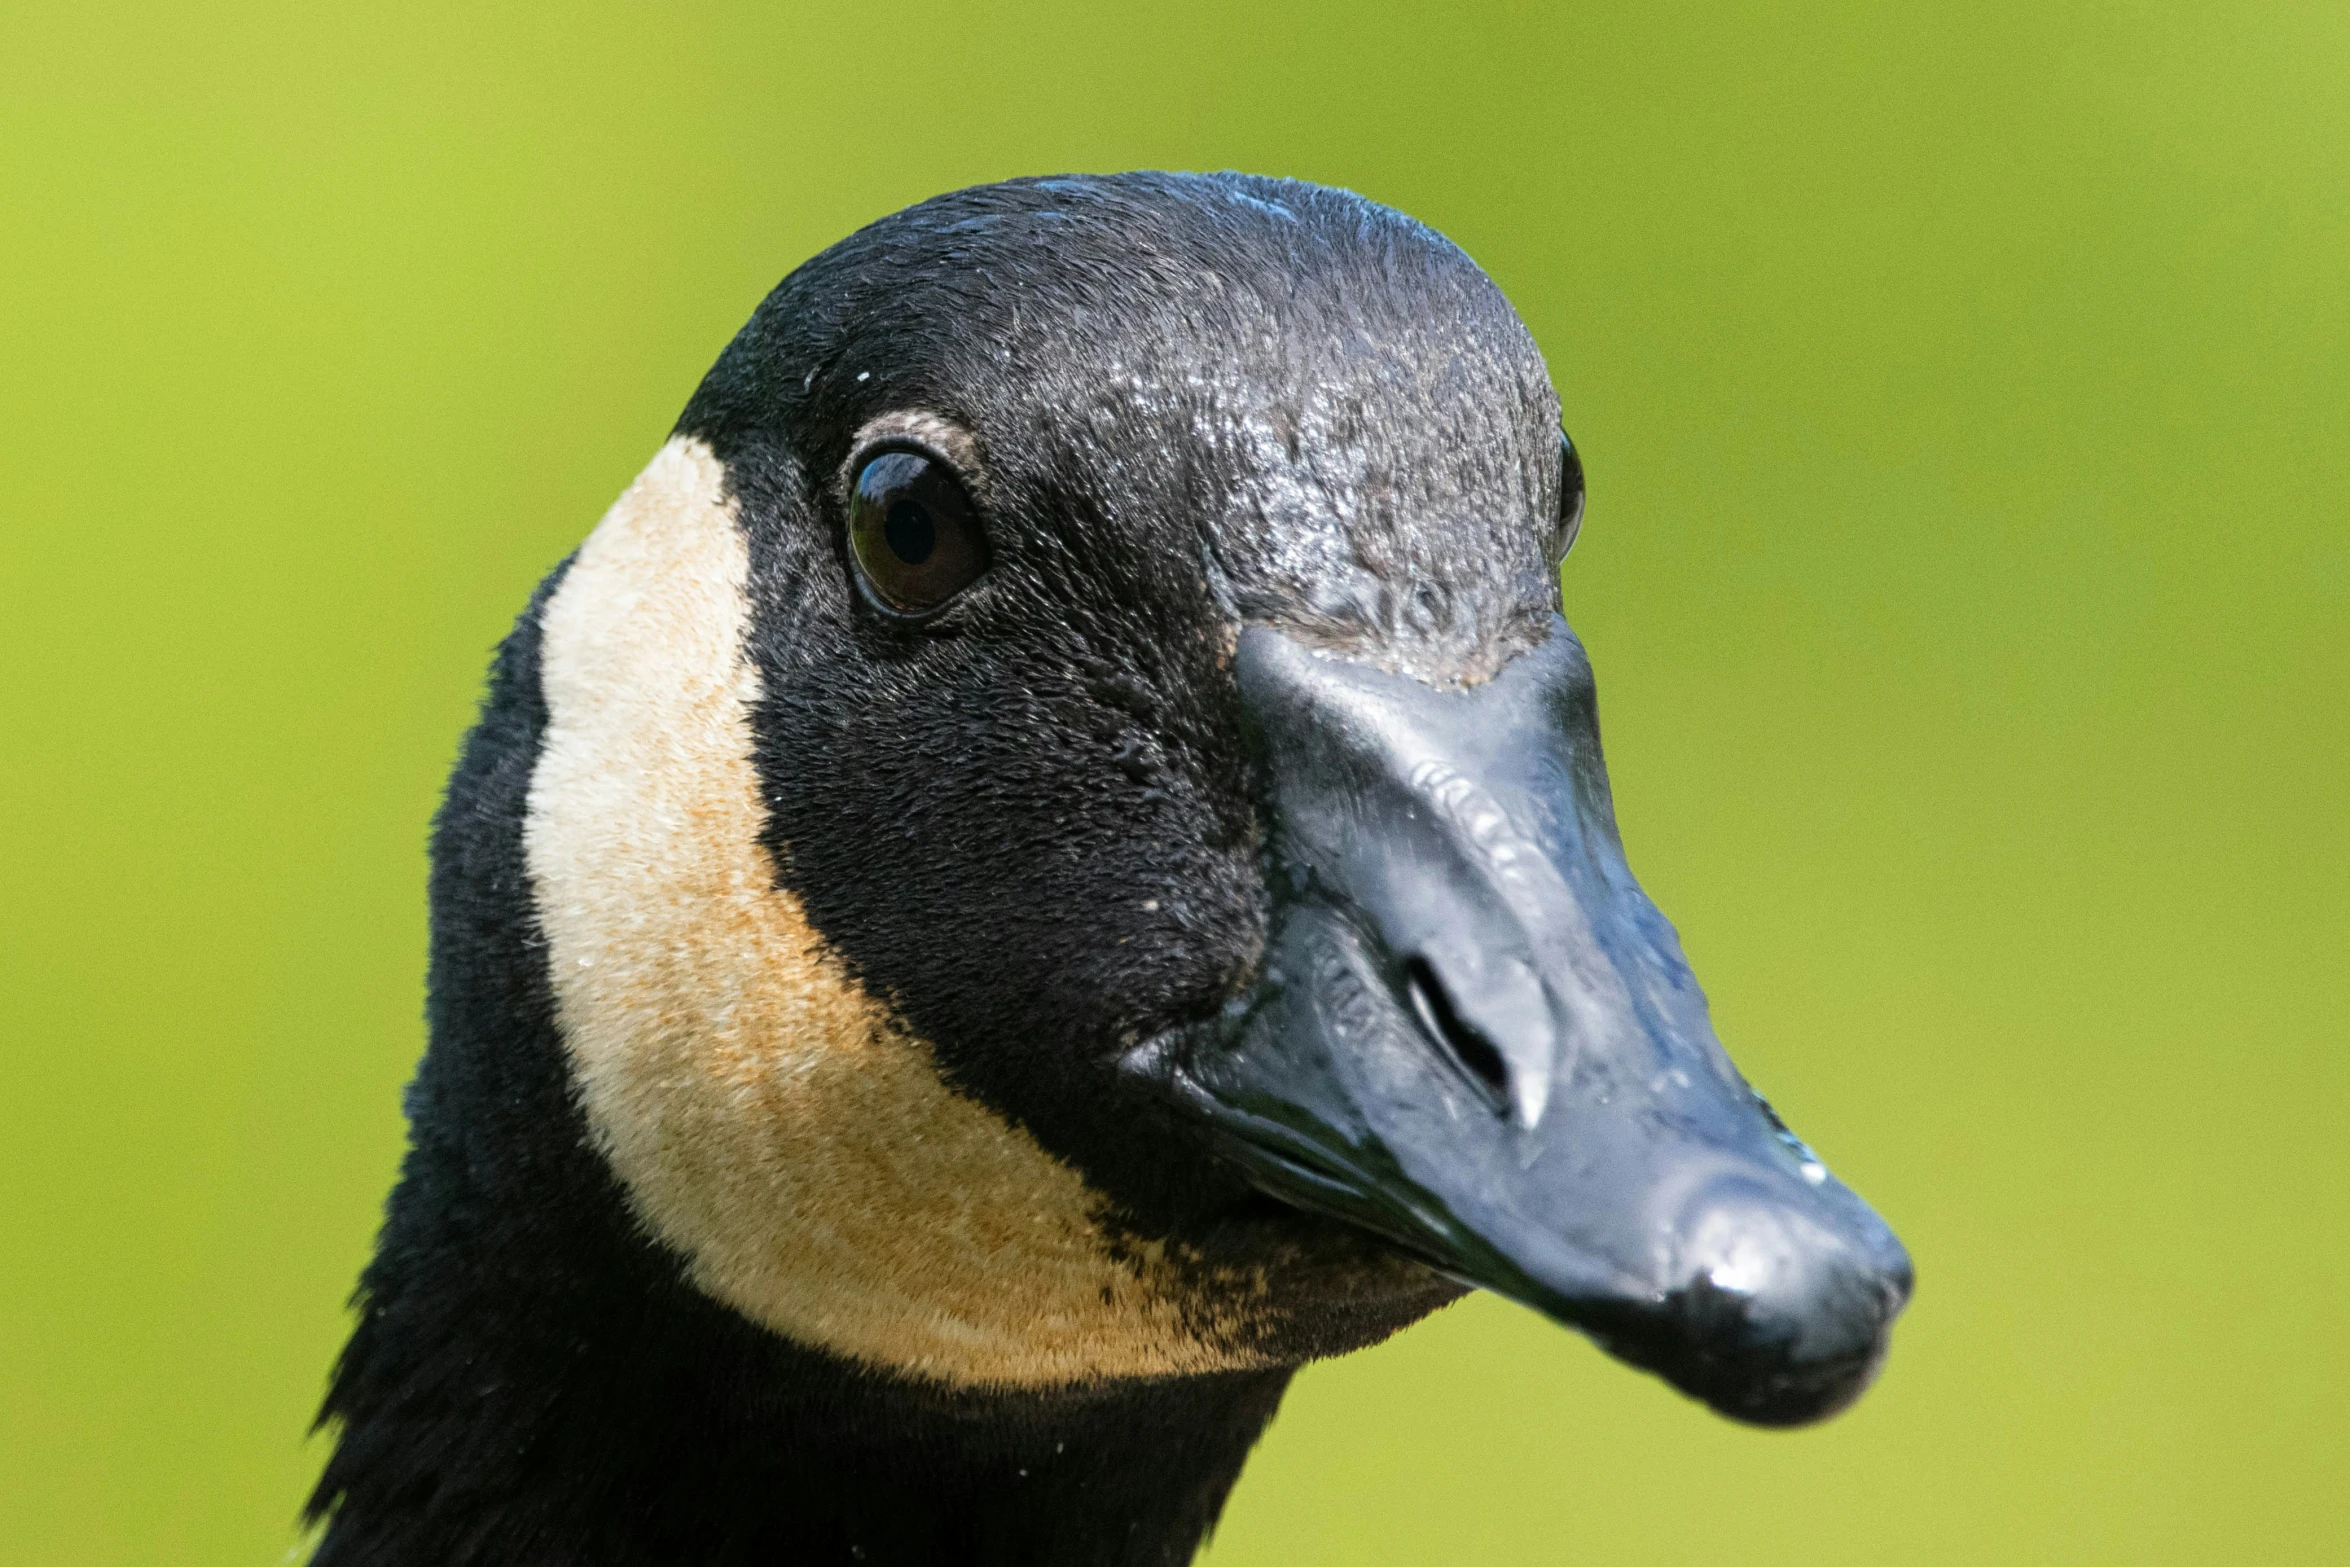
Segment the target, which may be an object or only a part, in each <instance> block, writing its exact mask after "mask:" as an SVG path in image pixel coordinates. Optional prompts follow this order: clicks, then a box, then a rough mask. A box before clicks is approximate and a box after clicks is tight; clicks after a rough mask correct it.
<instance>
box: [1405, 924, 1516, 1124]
mask: <svg viewBox="0 0 2350 1567" xmlns="http://www.w3.org/2000/svg"><path fill="white" fill-rule="evenodd" d="M1404 992H1405V994H1406V995H1407V996H1409V997H1410V998H1411V1003H1412V1011H1413V1013H1414V1014H1415V1015H1417V1016H1418V1018H1419V1020H1420V1027H1421V1028H1422V1029H1424V1030H1426V1031H1427V1033H1428V1036H1429V1037H1430V1038H1432V1039H1434V1040H1435V1041H1436V1042H1437V1043H1438V1044H1441V1045H1442V1046H1443V1047H1444V1048H1445V1051H1446V1052H1447V1053H1448V1054H1449V1055H1450V1056H1451V1057H1452V1059H1453V1062H1454V1063H1455V1064H1456V1065H1457V1066H1459V1067H1460V1068H1461V1069H1462V1070H1463V1071H1464V1072H1466V1073H1467V1074H1468V1075H1469V1078H1470V1080H1471V1081H1472V1082H1474V1083H1475V1084H1476V1085H1477V1086H1478V1087H1479V1088H1481V1089H1483V1090H1484V1091H1485V1093H1486V1095H1487V1097H1489V1098H1490V1099H1491V1100H1492V1101H1493V1106H1494V1108H1495V1109H1497V1110H1501V1109H1507V1108H1508V1106H1509V1102H1510V1068H1509V1063H1508V1062H1507V1061H1506V1060H1504V1059H1503V1057H1502V1053H1501V1051H1500V1049H1499V1048H1498V1047H1496V1046H1495V1044H1494V1043H1493V1041H1492V1040H1490V1039H1487V1038H1486V1037H1485V1036H1484V1035H1483V1034H1482V1033H1480V1032H1479V1031H1478V1030H1477V1029H1476V1028H1475V1027H1474V1026H1473V1025H1471V1024H1470V1023H1469V1022H1468V1020H1467V1019H1465V1018H1463V1017H1462V1016H1461V1014H1460V1010H1459V1009H1458V1008H1457V1007H1455V1006H1454V1005H1453V1004H1452V997H1451V995H1450V994H1449V993H1448V992H1447V991H1446V990H1445V988H1444V982H1443V981H1442V980H1440V979H1438V978H1437V977H1436V967H1435V965H1434V964H1432V963H1430V962H1429V961H1428V960H1427V959H1426V958H1425V957H1419V956H1414V957H1413V958H1411V959H1410V960H1409V961H1407V962H1406V963H1405V964H1404Z"/></svg>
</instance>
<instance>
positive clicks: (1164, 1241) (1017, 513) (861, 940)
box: [527, 175, 1908, 1421]
mask: <svg viewBox="0 0 2350 1567" xmlns="http://www.w3.org/2000/svg"><path fill="white" fill-rule="evenodd" d="M1580 509H1581V470H1580V466H1579V463H1578V462H1577V460H1576V458H1575V455H1574V452H1573V450H1572V448H1571V447H1570V446H1569V445H1567V443H1566V442H1565V440H1564V438H1563V437H1562V435H1561V433H1560V425H1559V407H1558V400H1557V396H1556V394H1555V393H1554V392H1553V390H1552V388H1551V385H1550V381H1549V377H1548V375H1547V372H1546V370H1545V368H1544V365H1543V362H1542V359H1541V356H1540V354H1539V353H1538V352H1537V350H1536V348H1535V346H1534V344H1533V341H1532V339H1531V338H1530V337H1529V335H1528V334H1527V332H1526V330H1525V328H1524V326H1523V325H1522V324H1521V323H1520V322H1519V320H1518V318H1517V316H1516V314H1515V313H1514V312H1513V311H1512V310H1511V308H1510V306H1509V304H1508V302H1507V301H1506V300H1504V299H1503V298H1502V296H1501V294H1500V293H1499V292H1498V290H1496V289H1495V287H1494V286H1493V284H1492V283H1491V281H1490V280H1489V279H1487V278H1486V277H1485V276H1484V274H1483V273H1482V272H1480V271H1479V270H1478V269H1477V267H1476V266H1475V265H1474V264H1473V263H1472V262H1471V261H1470V260H1469V259H1468V258H1467V257H1466V256H1465V255H1464V254H1462V253H1461V252H1460V251H1459V250H1458V249H1457V248H1456V247H1454V246H1453V245H1451V244H1450V243H1448V242H1447V241H1445V240H1444V239H1443V238H1441V237H1440V236H1438V235H1436V234H1435V233H1433V232H1432V231H1430V230H1429V229H1427V228H1425V227H1423V226H1421V225H1419V224H1417V223H1414V222H1412V221H1411V220H1409V219H1407V218H1404V217H1402V216H1400V215H1398V214H1396V213H1394V212H1391V211H1388V210H1387V209H1384V208H1381V207H1378V206H1376V205H1374V204H1372V203H1369V202H1366V201H1363V200H1361V199H1360V198H1358V197H1355V196H1351V195H1348V194H1345V193H1343V192H1337V191H1331V190H1326V189H1320V188H1317V187H1312V186H1306V185H1300V184H1295V183H1290V182H1283V181H1273V180H1262V179H1253V178H1246V177H1241V176H1233V175H1223V176H1214V177H1194V176H1176V175H1130V176H1120V177H1114V178H1067V179H1048V180H1034V181H1021V182H1015V183H1012V184H1007V185H999V186H991V187H986V188H982V189H978V190H972V191H965V192H961V193H958V194H955V195H951V196H946V197H941V198H939V199H937V200H935V201H931V202H926V203H924V204H922V205H920V206H917V207H914V208H911V209H909V210H907V211H905V212H902V213H899V214H897V215H895V216H894V217H891V218H888V219H885V220H883V221H882V222H880V223H877V224H875V225H873V226H872V227H870V228H868V229H866V230H864V231H862V232H861V233H859V234H857V235H855V236H853V237H851V238H850V239H848V240H846V241H844V242H843V243H842V244H840V245H838V246H836V247H834V248H833V249H832V250H830V251H827V252H826V253H825V254H823V255H822V256H820V257H818V258H817V259H815V260H814V261H811V262H810V263H808V264H807V265H806V266H804V267H802V268H801V269H800V270H799V271H797V272H795V273H794V274H793V275H792V276H791V277H790V278H788V279H787V280H786V281H785V282H784V283H783V285H782V286H781V287H779V288H778V289H777V290H776V291H775V293H774V294H773V295H771V296H770V297H769V298H768V300H767V301H766V302H765V303H764V304H763V305H762V306H761V308H760V310H759V312H758V314H757V315H756V317H754V319H753V320H752V322H751V323H750V325H749V326H747V327H746V328H745V329H744V331H743V332H742V334H741V335H740V336H739V337H738V338H737V339H736V340H735V342H734V343H733V344H732V345H731V346H730V347H729V348H728V349H727V351H726V353H725V355H724V356H723V357H722V358H721V360H720V361H719V363H718V365H717V367H716V368H715V369H714V370H713V371H712V372H711V374H710V376H709V378H708V379H707V380H706V381H705V383H704V384H703V386H702V388H701V390H700V391H699V392H698V393H697V394H696V396H695V398H694V400H693V402H692V403H691V405H690V406H689V407H688V408H687V410H686V413H685V415H684V417H683V419H682V420H681V421H680V423H679V426H678V433H677V437H676V438H675V439H674V440H673V441H672V443H671V445H670V447H669V448H667V449H666V450H665V451H664V453H663V454H662V456H661V458H660V459H658V460H657V461H656V462H655V464H654V466H653V468H652V469H650V470H648V472H647V474H646V476H645V477H644V478H643V479H642V480H640V481H639V483H638V485H637V486H636V488H635V489H634V490H632V491H631V492H630V495H629V496H628V497H626V498H624V499H623V501H622V502H621V504H620V505H619V506H618V507H617V508H615V511H614V513H613V515H612V517H611V518H609V519H608V520H607V522H606V524H605V526H604V528H603V529H601V530H599V532H598V534H597V536H596V538H595V539H593V540H591V541H590V543H589V544H588V545H587V546H586V547H585V549H584V550H583V551H582V554H581V556H580V558H579V560H578V562H577V563H576V564H575V565H574V566H573V568H572V570H571V574H570V576H569V577H568V578H567V579H566V581H565V582H564V584H563V586H562V588H561V589H560V591H559V592H558V593H557V594H556V596H555V597H554V599H553V601H552V602H551V603H550V604H549V606H548V609H547V611H546V616H545V652H544V659H545V665H546V674H545V677H544V678H545V684H546V689H547V696H548V704H549V712H550V724H549V729H548V735H547V739H546V741H545V746H544V752H543V755H542V757H541V759H540V762H539V764H538V769H537V772H536V773H535V775H534V779H533V783H532V793H531V807H530V810H531V819H530V825H529V828H528V832H527V836H528V840H529V846H530V854H531V871H532V875H533V878H534V881H535V884H536V887H537V896H538V903H539V908H540V914H541V918H542V921H543V922H544V924H545V927H546V933H547V936H548V940H549V948H550V963H551V969H552V972H553V974H554V976H555V982H556V986H555V989H556V1001H557V1006H558V1011H559V1015H560V1017H561V1020H562V1022H563V1025H564V1030H565V1037H566V1048H567V1051H568V1053H569V1056H570V1060H571V1063H572V1071H573V1074H574V1077H575V1080H576V1082H577V1086H578V1090H579V1095H580V1099H581V1101H582V1103H583V1104H584V1106H585V1107H586V1109H587V1112H588V1117H589V1121H590V1124H591V1127H592V1128H593V1130H594V1133H595V1136H596V1138H597V1140H598V1143H599V1146H601V1147H602V1148H603V1149H604V1151H605V1154H606V1157H607V1158H608V1159H609V1160H610V1162H611V1164H612V1167H613V1168H614V1170H615V1171H616V1172H617V1173H618V1175H619V1176H620V1178H621V1181H622V1183H623V1185H624V1186H625V1187H626V1188H627V1190H628V1192H629V1194H630V1199H631V1201H632V1203H633V1204H634V1206H635V1208H636V1210H637V1213H638V1215H639V1217H640V1219H641V1220H642V1221H643V1222H644V1223H645V1224H646V1225H647V1227H648V1228H650V1229H651V1230H652V1231H653V1232H654V1233H656V1234H657V1235H659V1236H660V1237H661V1238H662V1239H664V1240H665V1241H667V1242H668V1243H669V1244H670V1245H672V1246H673V1247H675V1248H676V1249H677V1250H678V1251H679V1252H681V1253H682V1254H683V1255H684V1256H685V1257H686V1259H687V1260H688V1263H689V1266H690V1268H691V1270H692V1275H693V1277H694V1278H695V1280H696V1282H697V1283H698V1284H699V1285H700V1286H701V1287H702V1288H703V1289H705V1290H706V1291H707V1292H708V1293H710V1294H712V1295H714V1296H716V1297H717V1298H718V1299H720V1300H723V1301H725V1302H727V1303H728V1304H729V1305H732V1306H734V1307H735V1308H736V1309H737V1310H739V1311H741V1312H742V1313H743V1314H745V1315H746V1316H749V1317H750V1318H752V1319H753V1320H754V1321H758V1322H761V1323H763V1324H764V1325H766V1326H768V1327H770V1328H773V1329H775V1330H777V1331H779V1332H782V1333H784V1334H786V1335H787V1336H790V1337H792V1338H794V1339H798V1340H800V1341H803V1342H807V1343H811V1344H813V1345H815V1346H816V1347H819V1348H823V1349H827V1350H830V1351H833V1352H835V1353H839V1354H843V1355H846V1356H849V1357H851V1358H853V1359H858V1360H862V1361H866V1362H869V1363H873V1364H878V1365H883V1366H887V1367H889V1368H892V1369H895V1370H899V1371H903V1372H907V1373H911V1374H914V1375H918V1376H926V1377H931V1378H935V1379H938V1380H943V1381H947V1382H951V1383H959V1384H968V1383H982V1384H1024V1385H1047V1384H1053V1383H1065V1382H1069V1381H1079V1380H1086V1379H1093V1378H1105V1377H1108V1378H1115V1377H1124V1376H1150V1375H1163V1374H1171V1373H1180V1372H1184V1371H1189V1370H1203V1369H1211V1368H1216V1367H1229V1366H1244V1365H1267V1364H1290V1363H1295V1362H1296V1361H1298V1360H1301V1359H1304V1358H1307V1357H1309V1356H1311V1355H1316V1354H1324V1353H1332V1352H1336V1351H1339V1350H1343V1349H1346V1348H1351V1347H1354V1346H1356V1345H1359V1344H1362V1343H1366V1342H1369V1341H1371V1340H1373V1339H1376V1338H1377V1337H1379V1336H1381V1335H1383V1334H1385V1333H1387V1332H1390V1331H1392V1330H1393V1329H1394V1328H1396V1327H1398V1326H1401V1325H1402V1324H1403V1323H1405V1322H1408V1321H1410V1320H1412V1319H1413V1318H1415V1317H1416V1316H1418V1315H1420V1314H1422V1313H1424V1312H1425V1311H1427V1310H1429V1309H1431V1308H1432V1307H1434V1306H1435V1305H1438V1304H1440V1303H1441V1302H1442V1301H1444V1300H1446V1299H1448V1298H1450V1297H1451V1296H1452V1295H1454V1294H1456V1293H1457V1292H1458V1290H1459V1289H1460V1288H1461V1286H1462V1285H1463V1284H1464V1283H1466V1284H1482V1285H1488V1286H1491V1287H1494V1288H1496V1289H1499V1290H1502V1291H1503V1292H1505V1293H1508V1294H1511V1295H1514V1296H1516V1297H1518V1298H1520V1299H1523V1300H1526V1301H1528V1302H1529V1303H1531V1304H1534V1305H1536V1306H1538V1307H1540V1308H1542V1309H1544V1310H1547V1311H1550V1312H1552V1313H1554V1314H1555V1315H1557V1316H1559V1317H1561V1318H1563V1319H1564V1320H1567V1321H1570V1322H1574V1323H1576V1324H1578V1325H1580V1326H1583V1327H1585V1328H1586V1329H1587V1330H1589V1331H1591V1332H1592V1333H1593V1334H1594V1335H1595V1336H1596V1337H1598V1338H1599V1339H1600V1340H1601V1342H1603V1343H1605V1344H1607V1345H1608V1346H1609V1347H1610V1348H1612V1349H1614V1350H1616V1351H1617V1352H1619V1353H1621V1354H1624V1355H1626V1356H1627V1357H1628V1358H1631V1359H1634V1360H1636V1361H1638V1362H1640V1363H1642V1364H1647V1365H1652V1366H1655V1367H1657V1368H1659V1369H1660V1370H1662V1371H1663V1372H1664V1373H1665V1374H1667V1375H1668V1376H1671V1377H1672V1378H1673V1379H1674V1380H1675V1381H1677V1382H1679V1383H1680V1384H1681V1385H1683V1386H1685V1387H1688V1388H1689V1389H1691V1390H1692V1391H1695V1392H1697V1393H1699V1394H1701V1395H1702V1396H1704V1397H1706V1398H1707V1399H1708V1400H1709V1401H1711V1402H1713V1403H1715V1404H1716V1405H1717V1406H1718V1407H1721V1408H1723V1409H1724V1410H1726V1411H1728V1412H1730V1413H1733V1414H1738V1415H1741V1416H1744V1417H1746V1418H1751V1419H1759V1420H1766V1421H1771V1420H1792V1419H1802V1418H1807V1417H1809V1416H1811V1415H1815V1414H1818V1413H1821V1412H1824V1411H1825V1410H1827V1409H1829V1408H1832V1407H1835V1406H1836V1405H1838V1404H1839V1403H1841V1402H1842V1401H1843V1400H1845V1399H1847V1398H1849V1397H1850V1396H1851V1395H1852V1394H1854V1393H1856V1392H1857V1391H1858V1389H1859V1388H1860V1387H1861V1386H1862V1385H1863V1384H1864V1382H1865V1380H1866V1377H1867V1375H1868V1374H1869V1371H1870V1370H1871V1369H1872V1368H1873V1366H1874V1364H1875V1361H1876V1358H1877V1356H1878V1354H1879V1353H1880V1351H1881V1348H1882V1344H1883V1340H1884V1335H1885V1333H1886V1331H1887V1329H1888V1327H1889V1324H1890V1322H1891V1319H1892V1317H1893V1315H1894V1314H1895V1312H1897V1311H1898V1309H1899V1308H1900V1305H1901V1302H1902V1301H1903V1299H1905V1298H1906V1295H1907V1291H1908V1271H1907V1270H1908V1264H1907V1260H1906V1258H1905V1257H1904V1256H1902V1254H1901V1252H1900V1249H1899V1247H1898V1245H1897V1244H1896V1243H1895V1242H1894V1241H1893V1239H1892V1237H1891V1236H1890V1234H1889V1233H1887V1232H1886V1231H1885V1229H1884V1227H1883V1225H1882V1224H1881V1223H1879V1222H1878V1221H1877V1220H1876V1218H1875V1216H1874V1215H1873V1214H1870V1213H1869V1212H1868V1210H1867V1209H1866V1208H1865V1207H1864V1206H1862V1205H1861V1204H1860V1203H1859V1201H1858V1200H1857V1199H1855V1198H1853V1197H1852V1196H1851V1194H1850V1193H1849V1192H1847V1191H1845V1190H1844V1188H1842V1187H1841V1186H1840V1185H1839V1184H1837V1183H1836V1182H1835V1181H1834V1180H1833V1179H1832V1178H1831V1177H1828V1176H1827V1175H1826V1174H1825V1172H1824V1170H1822V1169H1821V1168H1820V1167H1819V1166H1818V1164H1817V1162H1816V1161H1815V1160H1813V1159H1812V1158H1811V1156H1810V1154H1809V1152H1808V1151H1807V1150H1804V1149H1803V1148H1802V1147H1801V1145H1800V1144H1798V1143H1796V1142H1795V1141H1794V1140H1793V1138H1792V1137H1791V1136H1788V1135H1787V1134H1786V1133H1785V1131H1784V1129H1783V1128H1781V1127H1779V1126H1778V1124H1777V1123H1776V1121H1775V1119H1773V1118H1772V1117H1771V1115H1770V1112H1769V1111H1768V1109H1767V1107H1765V1106H1763V1105H1762V1104H1761V1102H1760V1101H1759V1100H1758V1099H1756V1098H1755V1096H1754V1095H1753V1094H1752V1092H1751V1091H1750V1090H1748V1089H1747V1087H1746V1085H1745V1084H1744V1082H1743V1081H1742V1080H1741V1079H1740V1078H1739V1077H1738V1075H1737V1073H1736V1072H1735V1070H1734V1069H1733V1068H1731V1066H1730V1064H1729V1062H1728V1060H1727V1058H1726V1057H1724V1056H1723V1055H1722V1052H1721V1049H1720V1047H1719V1045H1718V1044H1717V1043H1716V1042H1715V1041H1714V1039H1713V1036H1712V1033H1711V1031H1710V1028H1709V1027H1708V1025H1707V1023H1706V1020H1705V1011H1704V1004H1703V1000H1702V997H1701V996H1700V995H1699V994H1698V992H1697V990H1696V987H1695V985H1694V983H1693V982H1692V981H1691V980H1690V978H1689V975H1688V972H1687V969H1686V966H1685V965H1684V964H1683V962H1682V960H1681V956H1680V953H1679V950H1678V947H1677V945H1676V943H1675V941H1674V938H1673V935H1672V932H1671V929H1670V927H1669V926H1668V925H1666V924H1665V922H1664V921H1663V919H1662V918H1661V916H1659V915H1658V914H1657V913H1656V911H1655V910H1654V909H1653V907H1651V906H1650V905H1649V904H1648V903H1647V901H1646V900H1645V898H1644V897H1642V895H1641V894H1640V892H1639V889H1638V888H1637V886H1636V885H1635V884H1634V883H1633V881H1632V879H1631V877H1630V874H1629V872H1628V871H1627V870H1626V869H1625V868H1624V862H1623V858H1622V852H1621V848H1620V845H1619V844H1618V843H1617V841H1616V836H1615V830H1614V825H1613V817H1612V813H1611V811H1610V808H1609V805H1608V800H1607V792H1606V782H1605V773H1604V769H1603V767H1602V764H1601V760H1600V754H1599V747H1598V738H1597V728H1596V720H1595V717H1594V708H1593V702H1592V695H1591V683H1590V675H1589V669H1588V666H1587V664H1586V663H1585V661H1584V659H1583V656H1582V651H1581V649H1580V647H1579V645H1578V644H1577V643H1576V642H1575V640H1574V638H1573V635H1572V633H1571V632H1569V631H1568V630H1567V628H1566V626H1565V623H1564V622H1563V621H1562V620H1560V619H1559V616H1558V607H1559V606H1558V586H1557V576H1556V568H1557V564H1558V557H1559V554H1560V553H1561V552H1562V551H1563V549H1564V547H1565V544H1566V543H1567V542H1569V541H1570V540H1571V538H1572V535H1573V530H1574V526H1575V524H1576V522H1577V520H1578V519H1579V516H1580Z"/></svg>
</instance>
